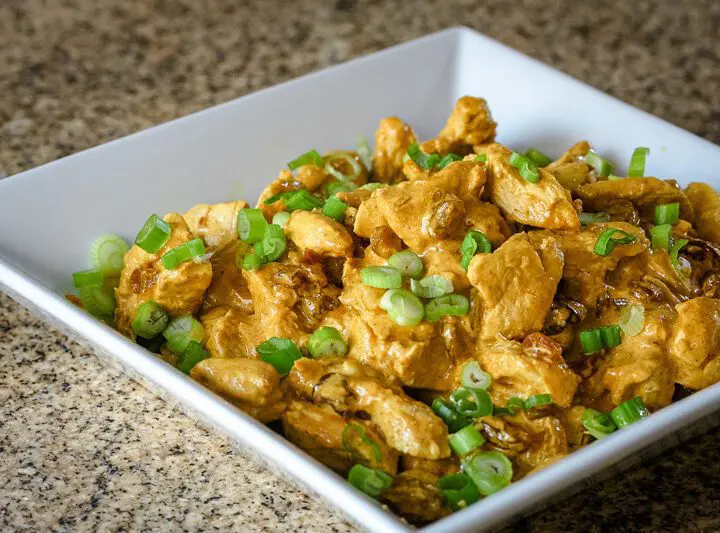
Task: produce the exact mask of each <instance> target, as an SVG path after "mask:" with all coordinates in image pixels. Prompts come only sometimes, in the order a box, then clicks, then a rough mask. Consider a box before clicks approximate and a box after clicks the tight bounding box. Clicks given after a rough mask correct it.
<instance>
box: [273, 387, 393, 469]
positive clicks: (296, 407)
mask: <svg viewBox="0 0 720 533" xmlns="http://www.w3.org/2000/svg"><path fill="white" fill-rule="evenodd" d="M281 420H282V427H283V433H284V434H285V437H286V438H287V439H288V440H289V441H290V442H292V443H293V444H295V445H296V446H297V447H299V448H302V449H303V450H305V451H306V452H307V453H308V454H309V455H310V456H312V457H314V458H315V459H317V460H318V461H320V462H321V463H323V464H324V465H326V466H328V467H330V468H332V469H333V470H335V471H336V472H338V473H339V474H341V475H343V476H345V475H347V473H348V471H349V470H350V468H352V467H353V465H355V464H357V463H361V464H364V465H365V466H367V467H369V468H379V469H381V470H383V471H384V472H386V473H388V474H390V475H395V474H396V473H397V462H398V453H397V452H396V451H395V450H393V449H392V448H390V447H388V445H387V444H385V441H383V440H382V438H381V437H380V436H379V435H378V434H377V433H375V432H374V431H373V430H372V428H370V427H369V426H368V424H367V422H365V421H363V420H360V419H351V420H350V421H349V422H348V421H346V420H345V419H344V418H343V417H342V416H340V415H339V414H337V413H336V412H335V411H333V410H332V408H331V407H330V406H329V405H315V404H312V403H309V402H304V401H299V400H292V401H290V403H289V405H288V408H287V410H286V411H285V412H284V413H283V414H282V416H281ZM351 425H354V426H355V427H350V428H349V429H348V426H351ZM362 431H364V435H365V437H366V438H365V439H363V438H362V433H360V432H362ZM343 436H345V438H344V439H343ZM366 439H370V440H371V441H372V442H371V443H368V441H367V440H366ZM346 445H347V446H346Z"/></svg>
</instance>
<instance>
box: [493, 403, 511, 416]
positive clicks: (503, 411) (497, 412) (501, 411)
mask: <svg viewBox="0 0 720 533" xmlns="http://www.w3.org/2000/svg"><path fill="white" fill-rule="evenodd" d="M511 414H512V413H511V412H510V409H507V408H505V407H499V406H497V405H493V416H510V415H511Z"/></svg>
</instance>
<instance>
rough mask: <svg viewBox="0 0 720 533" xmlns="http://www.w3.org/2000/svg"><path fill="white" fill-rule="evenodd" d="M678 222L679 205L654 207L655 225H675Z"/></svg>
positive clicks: (676, 203) (677, 203)
mask: <svg viewBox="0 0 720 533" xmlns="http://www.w3.org/2000/svg"><path fill="white" fill-rule="evenodd" d="M678 220H680V203H679V202H675V203H673V204H661V205H656V206H655V224H657V225H658V226H659V225H661V224H675V222H677V221H678Z"/></svg>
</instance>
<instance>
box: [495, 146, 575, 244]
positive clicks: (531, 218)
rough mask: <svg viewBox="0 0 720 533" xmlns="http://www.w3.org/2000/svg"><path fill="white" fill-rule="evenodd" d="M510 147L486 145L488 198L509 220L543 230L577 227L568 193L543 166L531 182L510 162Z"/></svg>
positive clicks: (573, 228)
mask: <svg viewBox="0 0 720 533" xmlns="http://www.w3.org/2000/svg"><path fill="white" fill-rule="evenodd" d="M510 154H511V152H510V150H508V149H507V148H505V147H504V146H502V145H500V144H493V145H491V146H490V147H488V150H487V156H488V167H489V168H490V176H489V183H490V197H491V199H492V201H493V203H494V204H496V205H497V206H498V207H499V208H500V210H501V211H502V212H503V214H504V215H505V216H506V217H507V218H509V219H510V220H512V221H515V222H519V223H521V224H527V225H529V226H536V227H539V228H547V229H569V230H576V229H579V228H580V219H579V218H578V215H577V212H576V211H575V208H574V207H573V204H572V202H571V200H570V194H569V193H568V192H567V191H566V190H565V189H564V188H563V186H562V185H560V184H559V183H558V181H557V180H556V179H555V177H554V176H553V175H552V174H551V173H550V172H549V171H547V170H545V169H542V168H541V169H539V172H540V181H539V182H537V183H531V182H529V181H527V180H526V179H525V178H523V177H522V176H521V175H520V172H519V171H518V169H516V168H515V167H514V166H512V165H511V164H510V161H509V159H510Z"/></svg>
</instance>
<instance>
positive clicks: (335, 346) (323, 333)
mask: <svg viewBox="0 0 720 533" xmlns="http://www.w3.org/2000/svg"><path fill="white" fill-rule="evenodd" d="M307 349H308V352H310V355H312V356H313V357H337V356H340V355H345V354H346V353H347V349H348V347H347V343H346V342H345V340H344V339H343V338H342V335H340V332H339V331H338V330H337V329H335V328H333V327H330V326H324V327H322V328H319V329H316V330H315V332H314V333H313V334H312V335H310V338H309V339H308V343H307Z"/></svg>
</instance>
